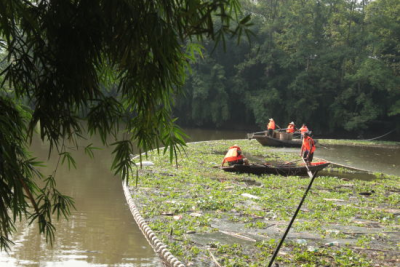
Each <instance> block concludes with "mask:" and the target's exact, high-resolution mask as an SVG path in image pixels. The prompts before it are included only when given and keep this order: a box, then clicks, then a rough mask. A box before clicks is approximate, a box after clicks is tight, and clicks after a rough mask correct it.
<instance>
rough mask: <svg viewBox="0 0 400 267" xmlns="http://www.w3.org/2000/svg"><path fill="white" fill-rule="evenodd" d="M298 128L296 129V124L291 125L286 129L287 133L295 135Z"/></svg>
mask: <svg viewBox="0 0 400 267" xmlns="http://www.w3.org/2000/svg"><path fill="white" fill-rule="evenodd" d="M295 130H296V128H295V127H294V124H292V123H290V124H289V125H288V127H287V129H286V132H287V133H294V132H295Z"/></svg>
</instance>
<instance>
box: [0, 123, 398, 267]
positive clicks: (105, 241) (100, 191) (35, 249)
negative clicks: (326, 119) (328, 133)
mask: <svg viewBox="0 0 400 267" xmlns="http://www.w3.org/2000/svg"><path fill="white" fill-rule="evenodd" d="M185 132H186V133H187V134H188V135H189V136H190V137H191V139H190V140H188V141H192V142H194V141H205V140H220V139H225V140H228V139H244V138H246V133H245V132H239V131H213V130H200V129H186V131H185ZM91 142H93V143H94V144H99V143H100V142H99V140H96V138H94V139H92V140H91ZM48 148H49V147H48V144H46V143H42V142H41V141H40V140H37V139H36V140H34V142H33V144H32V151H33V152H34V155H35V156H37V157H38V159H40V160H46V159H47V153H48ZM242 149H243V150H244V151H245V147H243V148H242ZM277 150H279V151H284V152H293V153H298V149H288V148H280V149H277ZM111 151H112V149H111V148H106V149H103V150H101V151H96V152H95V158H94V159H90V158H89V157H87V156H86V155H84V153H83V151H80V150H79V151H76V153H74V158H75V159H76V163H77V169H76V170H75V169H72V170H68V168H67V167H66V166H62V167H60V168H59V169H58V171H57V174H56V180H57V188H58V189H59V190H60V191H61V192H62V193H63V194H66V195H69V196H71V197H73V198H74V200H75V206H76V210H75V211H73V212H72V216H71V217H70V218H69V220H68V221H66V220H61V221H60V222H57V223H56V224H55V226H56V228H57V232H56V241H55V243H54V244H53V247H51V246H50V245H49V244H46V242H45V240H44V238H43V237H42V236H40V235H39V234H38V229H37V227H36V226H35V225H31V226H27V224H26V223H25V222H23V223H19V224H18V225H17V226H18V227H17V233H16V234H15V235H14V238H13V240H14V242H15V246H13V248H12V250H11V252H10V253H9V254H6V253H5V252H0V266H1V267H14V266H55V267H59V266H74V267H80V266H85V267H86V266H88V267H89V266H90V267H93V266H118V267H119V266H134V267H139V266H162V264H161V262H160V261H159V259H158V257H157V255H156V254H155V252H154V251H153V250H152V248H151V246H150V245H149V244H148V242H147V240H146V239H145V238H144V237H143V235H142V233H141V232H140V230H139V228H138V227H137V225H136V223H135V221H134V220H133V217H132V215H131V213H130V211H129V208H128V206H127V205H126V202H125V198H124V195H123V192H122V188H121V180H120V179H119V178H118V177H114V175H113V173H112V172H111V171H110V166H111V162H112V155H111ZM315 157H319V158H324V159H326V160H329V161H333V162H336V163H339V164H343V165H349V166H353V167H356V168H360V169H365V170H368V171H371V172H382V173H388V174H392V175H398V176H400V168H398V167H399V165H400V148H397V149H388V148H363V147H346V146H329V147H325V146H324V147H319V148H318V149H317V151H316V152H315ZM56 160H57V158H56V157H52V158H51V159H50V160H49V162H47V163H46V164H47V166H48V167H47V168H45V169H43V170H42V171H43V172H44V173H45V174H50V173H51V172H52V171H53V170H54V166H55V164H56Z"/></svg>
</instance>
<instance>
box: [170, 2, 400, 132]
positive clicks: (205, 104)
mask: <svg viewBox="0 0 400 267" xmlns="http://www.w3.org/2000/svg"><path fill="white" fill-rule="evenodd" d="M243 6H244V10H245V11H246V12H248V13H251V14H252V16H253V24H254V26H253V28H252V31H253V33H254V34H255V35H256V38H255V39H254V41H253V42H252V43H251V45H250V44H248V43H246V42H244V43H242V44H241V45H240V46H235V45H234V40H229V43H230V44H229V45H227V47H228V51H227V53H223V51H222V50H221V49H217V50H216V51H214V53H211V51H212V49H213V47H212V46H207V48H208V49H207V51H206V52H205V53H204V60H203V61H201V62H197V63H196V64H195V65H194V67H193V68H194V71H193V73H192V75H191V76H190V79H188V81H187V83H186V85H185V90H186V96H185V97H178V101H177V102H178V107H177V108H176V110H175V112H176V114H177V115H178V116H179V117H180V120H182V123H184V124H185V125H191V126H202V125H205V126H216V127H220V126H224V127H232V125H237V124H239V125H252V124H253V125H255V124H257V125H258V126H259V127H260V128H261V129H264V128H265V124H266V122H267V121H268V118H270V117H273V118H275V121H277V123H278V124H279V125H280V126H281V127H286V126H287V124H288V123H289V122H291V121H295V123H296V124H297V126H298V127H299V126H300V125H301V123H304V122H305V123H307V124H308V125H309V126H310V127H311V129H312V130H314V132H317V133H325V134H327V133H331V132H334V131H343V132H346V131H347V132H360V131H362V130H364V129H369V130H376V129H379V128H384V129H387V130H392V129H394V128H399V126H400V120H399V118H400V85H399V84H400V20H399V18H400V2H399V1H396V0H376V1H367V0H364V1H354V0H306V1H297V0H287V1H273V0H268V1H246V4H245V5H243ZM186 114H189V116H187V115H186Z"/></svg>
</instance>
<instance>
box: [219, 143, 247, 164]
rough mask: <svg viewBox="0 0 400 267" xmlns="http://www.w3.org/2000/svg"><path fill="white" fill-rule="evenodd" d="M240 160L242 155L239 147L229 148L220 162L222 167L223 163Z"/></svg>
mask: <svg viewBox="0 0 400 267" xmlns="http://www.w3.org/2000/svg"><path fill="white" fill-rule="evenodd" d="M241 159H243V155H242V150H241V149H240V147H238V146H231V147H230V148H229V150H228V152H227V153H226V155H225V157H224V160H223V161H222V165H224V163H225V162H231V161H238V160H241Z"/></svg>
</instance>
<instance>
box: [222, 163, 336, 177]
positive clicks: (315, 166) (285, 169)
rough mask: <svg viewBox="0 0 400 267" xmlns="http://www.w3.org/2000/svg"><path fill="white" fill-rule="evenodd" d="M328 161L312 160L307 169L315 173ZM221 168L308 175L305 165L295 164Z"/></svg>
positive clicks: (247, 171) (243, 171)
mask: <svg viewBox="0 0 400 267" xmlns="http://www.w3.org/2000/svg"><path fill="white" fill-rule="evenodd" d="M329 164H330V162H327V161H322V162H314V163H311V165H310V166H308V169H309V170H310V171H311V172H313V173H315V172H318V171H320V170H322V169H324V168H325V167H327V166H328V165H329ZM221 169H222V170H224V171H226V172H236V173H249V174H256V175H263V174H278V175H284V176H308V174H307V167H306V166H305V165H302V166H297V165H278V166H272V165H262V164H251V165H233V166H229V167H221Z"/></svg>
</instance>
